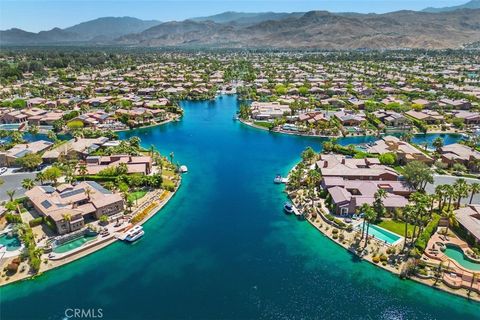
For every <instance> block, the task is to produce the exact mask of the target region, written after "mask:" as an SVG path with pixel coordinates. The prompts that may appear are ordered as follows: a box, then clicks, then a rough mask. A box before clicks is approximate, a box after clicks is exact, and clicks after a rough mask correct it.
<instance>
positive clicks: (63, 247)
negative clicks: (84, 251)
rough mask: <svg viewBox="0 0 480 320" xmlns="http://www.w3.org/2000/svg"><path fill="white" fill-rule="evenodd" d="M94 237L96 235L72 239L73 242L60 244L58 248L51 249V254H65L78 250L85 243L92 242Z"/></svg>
mask: <svg viewBox="0 0 480 320" xmlns="http://www.w3.org/2000/svg"><path fill="white" fill-rule="evenodd" d="M96 237H97V236H96V235H87V234H85V235H83V236H81V237H80V238H77V239H73V240H70V241H67V242H65V243H62V244H60V245H58V246H55V247H54V248H53V252H55V253H65V252H68V251H71V250H74V249H77V248H80V247H81V246H83V245H84V244H85V243H87V242H89V241H92V240H94V239H95V238H96Z"/></svg>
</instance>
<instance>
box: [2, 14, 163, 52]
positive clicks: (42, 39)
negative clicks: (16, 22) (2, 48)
mask: <svg viewBox="0 0 480 320" xmlns="http://www.w3.org/2000/svg"><path fill="white" fill-rule="evenodd" d="M160 23H161V22H160V21H155V20H149V21H145V20H140V19H137V18H131V17H118V18H117V17H105V18H98V19H95V20H91V21H86V22H82V23H80V24H77V25H74V26H72V27H69V28H66V29H60V28H53V29H52V30H48V31H40V32H38V33H34V32H27V31H23V30H21V29H16V28H13V29H9V30H4V31H0V43H1V44H22V45H23V44H50V43H75V42H97V41H100V42H106V41H111V40H113V39H115V38H118V37H121V36H123V35H126V34H130V33H138V32H142V31H144V30H146V29H148V28H150V27H153V26H155V25H157V24H160Z"/></svg>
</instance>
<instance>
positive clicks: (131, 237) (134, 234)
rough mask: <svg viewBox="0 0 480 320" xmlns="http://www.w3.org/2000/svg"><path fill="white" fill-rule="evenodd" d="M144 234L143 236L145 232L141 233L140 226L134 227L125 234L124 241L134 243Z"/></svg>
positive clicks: (141, 228)
mask: <svg viewBox="0 0 480 320" xmlns="http://www.w3.org/2000/svg"><path fill="white" fill-rule="evenodd" d="M144 234H145V231H143V227H142V226H135V227H133V228H132V229H130V230H128V231H127V232H126V233H125V238H124V240H125V241H128V242H134V241H136V240H138V239H140V238H141V237H142V236H143V235H144Z"/></svg>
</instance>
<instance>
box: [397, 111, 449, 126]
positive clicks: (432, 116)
mask: <svg viewBox="0 0 480 320" xmlns="http://www.w3.org/2000/svg"><path fill="white" fill-rule="evenodd" d="M405 114H406V115H407V116H409V117H411V118H413V119H415V120H418V121H423V122H425V123H427V124H435V123H441V122H442V121H444V120H445V118H444V117H443V116H442V115H441V114H439V113H438V112H437V111H432V110H422V111H415V110H410V111H407V112H405Z"/></svg>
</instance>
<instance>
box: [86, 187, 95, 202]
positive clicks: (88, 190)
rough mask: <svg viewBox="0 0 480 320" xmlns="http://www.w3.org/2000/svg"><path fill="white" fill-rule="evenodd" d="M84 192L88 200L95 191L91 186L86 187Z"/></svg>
mask: <svg viewBox="0 0 480 320" xmlns="http://www.w3.org/2000/svg"><path fill="white" fill-rule="evenodd" d="M84 192H85V195H86V196H87V198H88V200H90V196H91V195H92V194H93V193H94V191H93V190H92V188H90V187H86V188H85V190H84Z"/></svg>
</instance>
